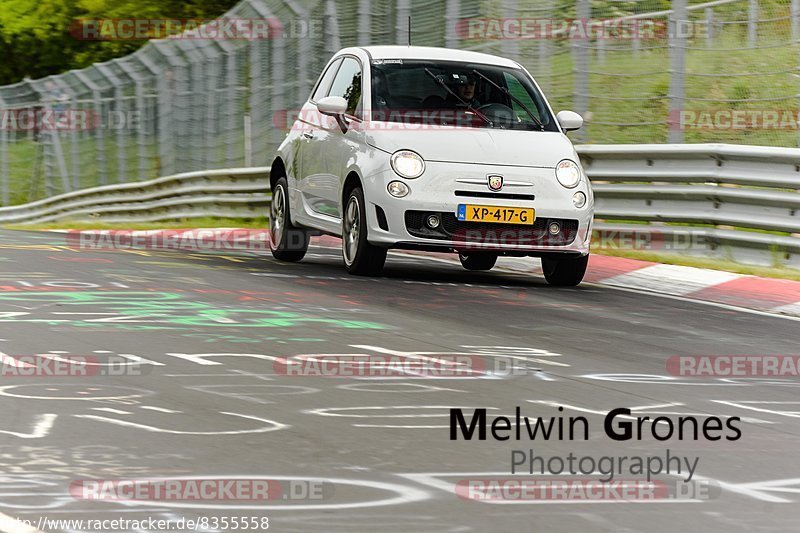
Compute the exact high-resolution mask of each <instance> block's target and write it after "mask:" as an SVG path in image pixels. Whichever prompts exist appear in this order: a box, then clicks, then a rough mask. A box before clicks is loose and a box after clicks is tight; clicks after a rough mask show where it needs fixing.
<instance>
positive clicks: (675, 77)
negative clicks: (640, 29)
mask: <svg viewBox="0 0 800 533" xmlns="http://www.w3.org/2000/svg"><path fill="white" fill-rule="evenodd" d="M686 4H687V0H674V1H673V2H672V14H671V15H670V19H669V57H670V61H669V62H670V74H669V115H668V116H667V128H668V130H669V133H668V134H667V142H670V143H681V142H683V137H684V136H683V130H682V129H681V127H680V117H679V115H680V112H681V108H682V107H683V102H684V101H685V99H686V85H685V81H686V80H685V76H686V72H685V71H686V33H687V22H688V19H689V16H688V11H687V9H686V7H687V6H686Z"/></svg>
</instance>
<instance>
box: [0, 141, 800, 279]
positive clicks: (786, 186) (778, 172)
mask: <svg viewBox="0 0 800 533" xmlns="http://www.w3.org/2000/svg"><path fill="white" fill-rule="evenodd" d="M577 150H578V153H579V155H580V157H581V160H582V162H583V165H584V168H585V169H586V172H587V174H588V175H589V177H590V179H591V180H592V183H593V187H594V192H595V201H596V205H595V224H594V228H595V229H596V230H599V234H598V238H599V239H600V242H599V243H598V244H603V245H612V246H613V245H618V246H623V247H634V248H642V249H645V250H653V251H671V252H674V253H681V254H694V255H702V256H708V257H716V258H725V259H731V260H735V261H740V262H744V263H756V264H775V263H779V264H788V265H791V266H800V192H798V191H799V190H800V149H796V148H773V147H759V146H738V145H725V144H698V145H583V146H578V147H577ZM268 174H269V169H268V168H267V167H256V168H232V169H224V170H208V171H199V172H188V173H184V174H177V175H174V176H167V177H163V178H158V179H154V180H149V181H143V182H136V183H126V184H119V185H106V186H102V187H94V188H91V189H84V190H81V191H75V192H72V193H67V194H62V195H59V196H54V197H52V198H48V199H45V200H39V201H37V202H32V203H29V204H24V205H19V206H13V207H4V208H0V223H4V224H32V223H40V222H51V221H58V220H93V221H98V220H102V221H108V222H123V223H124V222H145V221H158V220H167V219H176V218H195V217H206V216H216V217H232V218H237V217H248V218H249V217H259V216H261V217H263V216H266V215H267V212H268V208H269V202H270V198H271V196H270V194H269V179H268ZM595 242H597V240H596V241H595Z"/></svg>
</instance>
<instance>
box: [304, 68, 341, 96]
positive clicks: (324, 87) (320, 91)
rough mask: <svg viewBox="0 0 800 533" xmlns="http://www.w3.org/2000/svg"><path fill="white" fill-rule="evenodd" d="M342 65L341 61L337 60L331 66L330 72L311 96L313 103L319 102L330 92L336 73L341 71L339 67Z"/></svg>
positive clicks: (321, 79) (322, 78)
mask: <svg viewBox="0 0 800 533" xmlns="http://www.w3.org/2000/svg"><path fill="white" fill-rule="evenodd" d="M341 63H342V60H341V59H337V60H336V61H334V62H333V63H331V64H330V66H329V67H328V70H326V71H325V73H324V74H323V75H322V77H321V78H320V79H319V83H317V88H316V89H314V93H313V94H312V95H311V101H312V102H317V101H319V100H320V99H321V98H322V97H323V96H325V94H326V93H327V92H328V88H329V87H330V86H331V81H333V77H334V76H335V75H336V71H337V70H339V65H340V64H341Z"/></svg>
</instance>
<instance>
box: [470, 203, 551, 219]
mask: <svg viewBox="0 0 800 533" xmlns="http://www.w3.org/2000/svg"><path fill="white" fill-rule="evenodd" d="M456 218H458V220H461V221H464V222H496V223H498V224H533V221H534V219H535V213H534V210H533V208H530V207H498V206H495V205H470V204H459V206H458V212H457V213H456Z"/></svg>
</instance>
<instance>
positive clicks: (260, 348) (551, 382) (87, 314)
mask: <svg viewBox="0 0 800 533" xmlns="http://www.w3.org/2000/svg"><path fill="white" fill-rule="evenodd" d="M0 265H2V267H3V268H2V270H1V271H0V351H2V352H3V353H4V354H7V355H8V356H11V357H12V358H17V359H19V358H21V357H22V356H30V355H34V354H50V356H49V357H51V358H52V357H56V358H59V357H60V358H68V357H80V356H83V357H87V358H91V359H90V360H91V361H96V362H98V363H103V362H107V361H120V360H124V361H125V362H129V363H137V364H136V365H135V366H130V367H115V368H116V369H117V370H119V369H120V368H122V371H121V372H117V373H118V374H121V375H109V374H113V373H114V372H106V371H103V372H99V373H97V374H96V375H90V376H47V375H45V376H41V375H40V376H25V375H6V376H3V377H0V395H2V399H1V401H2V409H1V410H0V417H1V419H2V426H0V473H1V474H0V475H1V476H2V484H0V511H2V512H3V513H5V514H6V515H8V516H12V517H19V518H22V519H26V520H30V521H33V523H34V524H35V523H36V522H37V520H39V519H40V518H42V517H46V518H47V519H51V520H52V519H112V518H118V517H124V518H128V519H142V518H146V517H154V518H162V519H178V518H181V517H183V518H197V517H202V516H206V517H209V518H212V517H217V518H219V517H223V516H227V517H258V518H259V519H260V518H261V517H268V518H269V522H270V530H274V531H324V532H351V531H386V532H406V531H420V532H436V533H444V532H460V531H614V532H627V531H648V532H656V531H665V532H666V531H726V532H730V531H776V532H778V531H781V532H784V531H793V530H798V529H800V514H798V512H797V501H798V500H799V499H800V467H798V466H797V463H795V461H794V454H795V453H796V450H797V438H798V436H800V424H799V423H798V416H800V415H798V411H800V409H797V405H798V404H800V400H798V395H797V393H798V388H797V385H798V384H800V382H798V381H797V379H791V378H788V379H783V380H779V379H753V380H741V379H739V380H735V379H729V380H725V379H696V378H682V377H676V376H671V375H670V374H669V373H668V372H667V361H668V359H669V358H670V357H672V356H683V355H724V354H796V353H797V352H798V350H797V343H798V340H800V335H799V334H798V333H799V331H800V328H799V327H798V322H797V321H793V320H789V319H785V318H779V317H772V316H765V315H757V314H751V313H745V312H740V311H734V310H730V309H723V308H719V307H715V306H711V305H703V304H699V303H693V302H688V301H681V300H677V299H671V298H663V297H659V296H655V295H648V294H642V293H636V292H628V291H621V290H616V289H611V288H605V287H601V286H593V285H582V286H580V287H578V288H574V289H560V288H552V287H549V286H547V285H546V283H545V282H544V280H543V279H540V278H537V277H534V276H525V275H520V274H512V273H506V272H497V271H492V272H489V273H470V272H466V271H464V270H462V269H461V267H460V266H458V265H453V264H450V263H447V262H444V261H442V260H436V259H430V258H426V257H412V256H408V255H402V254H391V255H390V258H389V261H388V263H387V268H386V271H385V273H384V276H383V277H381V278H377V279H367V278H358V277H351V276H348V275H347V274H346V273H345V272H344V269H343V266H342V264H341V259H340V257H339V253H338V251H337V250H331V249H326V248H312V250H311V252H310V253H309V256H308V257H307V258H306V259H305V260H304V261H303V262H302V263H299V264H294V265H286V264H280V263H278V262H276V261H274V260H273V259H272V258H271V257H265V256H263V255H262V256H255V257H242V256H235V255H226V254H201V253H188V252H157V251H142V250H140V251H78V250H74V249H71V248H70V247H69V246H68V245H67V242H66V239H65V237H64V236H63V235H60V234H46V233H45V234H43V233H32V232H11V231H3V232H0ZM426 353H428V354H430V355H429V357H436V354H451V355H452V354H461V355H462V356H467V357H469V358H470V359H469V360H470V361H472V362H473V364H475V365H478V364H483V365H484V366H485V367H486V368H488V369H489V370H491V368H498V367H496V366H493V365H496V364H497V362H498V361H501V362H503V363H504V364H505V363H508V362H511V363H513V365H514V371H513V372H505V371H501V370H498V371H497V372H488V373H481V374H480V375H478V376H474V375H469V376H459V377H441V376H439V378H433V377H420V376H419V375H414V374H410V375H409V374H406V375H404V376H397V375H394V376H391V377H359V378H348V377H335V378H334V377H315V376H308V375H284V373H283V372H282V371H281V366H280V362H281V361H284V362H285V361H290V360H291V361H308V360H311V361H314V360H315V359H314V358H302V357H297V356H303V355H309V354H369V355H383V356H387V357H394V358H396V359H395V360H409V359H410V360H414V358H419V357H420V356H421V355H420V354H422V356H424V354H426ZM126 354H127V355H126ZM451 355H443V356H442V357H444V358H446V357H450V356H451ZM137 357H138V358H143V359H137ZM285 358H290V359H285ZM7 361H8V359H6V362H7ZM276 361H277V363H276ZM4 368H5V367H4ZM97 368H100V367H97ZM104 368H106V369H107V368H109V367H104ZM304 368H306V367H304ZM476 368H477V366H476ZM504 368H505V367H504ZM517 406H519V407H520V408H521V411H522V413H523V415H527V416H529V417H536V416H542V417H550V416H555V415H558V414H559V413H560V414H562V415H563V416H565V417H566V416H578V415H580V416H584V417H586V419H587V420H588V428H589V434H590V435H589V439H588V440H584V439H582V438H579V439H576V440H572V441H570V440H557V439H550V440H542V439H537V440H535V441H531V440H530V439H527V438H524V432H525V429H523V438H522V439H521V440H520V441H515V439H513V438H512V439H510V440H509V441H505V442H501V441H496V440H494V439H491V438H490V439H488V440H486V441H483V442H481V441H477V440H473V441H464V440H463V439H461V438H460V439H459V440H458V441H455V442H454V441H451V440H450V438H449V437H450V429H449V427H450V421H449V409H450V408H451V407H457V408H462V409H464V412H465V413H466V414H467V415H471V414H472V409H474V408H486V409H488V413H489V421H490V422H491V420H492V419H493V418H494V416H497V415H506V416H509V417H512V420H513V416H514V414H515V408H516V407H517ZM558 406H561V407H563V408H564V410H563V412H559V411H557V410H556V407H558ZM617 407H628V408H635V412H636V413H638V414H640V415H642V416H645V415H649V416H658V415H657V414H656V413H668V416H670V417H672V418H675V419H677V417H679V416H689V415H692V416H695V417H697V418H698V419H699V420H700V421H701V423H702V421H703V420H705V419H706V418H707V417H709V416H717V417H721V418H723V419H724V418H725V417H734V416H738V417H741V419H742V420H741V423H740V429H741V433H742V437H741V438H740V439H739V440H736V441H727V440H725V439H722V440H721V441H707V440H699V441H694V440H683V441H679V440H676V439H672V440H669V441H665V442H660V441H657V440H655V439H654V438H653V437H652V436H650V434H649V433H647V431H649V428H650V427H651V426H650V425H649V424H647V423H645V424H644V425H643V429H644V432H645V436H644V438H643V440H641V441H638V440H631V441H621V442H618V441H614V440H611V439H610V438H609V437H608V436H607V435H606V434H605V433H604V431H603V420H604V417H605V414H606V413H607V412H608V411H609V410H611V409H614V408H617ZM531 448H533V449H534V452H535V454H536V455H538V456H542V457H544V458H552V457H554V456H560V457H566V456H567V454H569V453H570V452H572V453H574V454H575V455H576V456H579V457H583V456H585V457H592V458H594V459H595V460H597V459H599V458H600V457H602V456H609V457H622V456H625V457H629V458H632V457H634V456H644V457H653V456H664V455H665V453H666V450H667V449H669V450H670V453H671V454H673V455H677V456H680V457H686V458H690V459H692V460H693V458H697V461H698V462H697V468H696V472H695V478H694V480H695V481H698V480H704V482H703V483H702V484H699V483H696V484H695V485H692V486H694V487H705V488H709V487H710V488H711V489H712V490H710V491H708V493H706V492H702V491H701V490H700V489H692V490H695V492H692V494H691V495H690V496H694V497H689V496H685V497H683V498H677V499H675V498H663V499H662V498H658V499H655V500H653V499H650V500H648V501H640V502H633V503H632V502H626V503H620V502H619V501H608V500H604V501H593V502H591V503H589V502H586V501H581V500H580V499H576V498H577V497H573V498H560V499H557V500H551V501H543V500H542V499H538V498H526V499H524V500H522V501H519V500H517V501H513V500H511V499H512V498H514V496H513V495H511V496H508V495H506V498H509V499H507V500H505V501H503V500H493V501H491V502H485V501H475V500H471V499H469V498H468V497H465V496H464V494H465V493H464V491H463V490H461V489H459V487H463V486H464V483H467V482H468V481H469V480H488V479H507V478H509V477H510V471H511V457H512V450H524V451H525V452H527V451H528V450H529V449H531ZM632 460H633V459H630V461H632ZM685 475H686V474H685V473H684V474H683V477H685ZM163 477H172V478H180V479H183V480H186V479H188V478H190V477H194V478H203V479H218V480H219V479H221V480H232V479H239V480H272V481H276V480H277V481H281V488H282V490H284V492H283V493H282V494H281V495H279V496H277V497H276V498H275V499H273V500H270V501H269V502H263V501H260V502H244V503H243V502H242V501H234V500H231V499H219V500H217V501H186V500H183V501H176V500H174V499H152V498H151V499H149V500H146V501H136V502H131V501H124V500H119V499H116V500H115V499H108V498H105V499H102V500H90V499H86V498H84V497H80V496H76V492H75V490H72V491H71V490H70V487H72V488H73V489H74V487H75V486H76V484H78V486H81V485H80V484H81V483H84V481H81V480H121V479H133V478H136V479H153V478H163ZM530 477H531V476H529V475H527V472H525V473H524V474H517V476H516V478H517V479H518V478H526V479H530ZM535 477H536V478H537V479H539V480H541V479H561V480H564V479H568V480H572V479H575V478H579V479H597V477H598V476H597V475H596V474H588V475H575V476H572V475H561V476H557V475H546V476H541V475H540V473H538V472H537V475H536V476H535ZM639 477H640V476H635V475H632V474H631V473H630V472H624V473H623V474H620V475H618V476H617V479H624V480H632V479H638V478H639ZM656 478H657V479H659V480H662V481H663V482H664V483H665V484H666V485H665V486H668V487H671V488H670V490H672V489H673V488H675V487H679V486H681V484H680V483H679V482H677V481H678V480H679V479H681V476H676V475H675V473H674V472H672V473H670V474H666V473H665V472H662V473H660V474H658V475H657V476H656ZM676 482H677V483H676ZM687 486H688V485H687ZM286 487H295V488H294V489H292V490H296V493H293V494H290V495H288V496H289V497H287V498H284V495H287V492H286V491H288V490H289V489H287V488H286ZM306 489H308V490H310V491H311V492H314V495H308V494H304V491H305V490H306ZM317 489H319V490H317ZM676 490H677V489H676ZM315 491H316V492H315ZM4 527H5V528H6V529H4ZM43 529H45V530H48V531H90V530H91V529H86V528H84V529H80V528H78V527H75V526H73V527H61V528H52V527H51V528H43ZM0 530H5V531H12V530H13V529H8V528H7V526H0ZM141 530H142V531H146V530H148V529H146V528H144V529H141ZM151 530H154V529H151ZM220 530H224V528H222V527H217V528H216V529H213V528H211V529H207V531H220ZM251 530H253V528H251ZM259 530H263V528H260V529H259Z"/></svg>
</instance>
